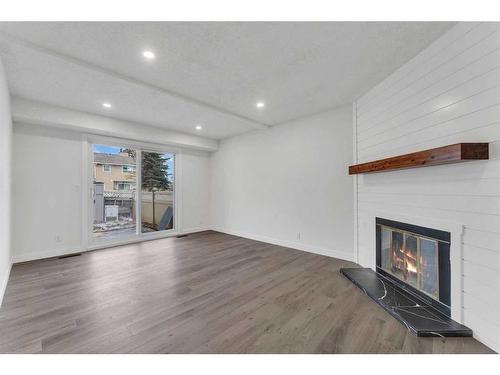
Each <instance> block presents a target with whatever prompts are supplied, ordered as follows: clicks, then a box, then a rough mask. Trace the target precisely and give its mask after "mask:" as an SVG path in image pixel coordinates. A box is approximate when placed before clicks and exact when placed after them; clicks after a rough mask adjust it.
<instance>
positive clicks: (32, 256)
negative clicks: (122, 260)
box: [12, 226, 212, 263]
mask: <svg viewBox="0 0 500 375" xmlns="http://www.w3.org/2000/svg"><path fill="white" fill-rule="evenodd" d="M211 229H212V228H211V227H210V226H202V227H198V228H190V229H185V230H182V231H179V232H175V233H168V234H165V235H161V234H159V235H157V236H152V237H137V238H133V239H131V240H129V241H124V242H121V243H107V244H106V243H102V244H98V245H89V246H88V247H78V246H77V247H71V248H66V249H57V250H48V251H36V252H31V253H25V254H17V255H14V256H13V257H12V263H21V262H29V261H32V260H39V259H46V258H53V257H60V256H63V255H69V254H74V253H82V252H86V251H91V250H99V249H105V248H108V247H114V246H123V245H128V244H133V243H138V242H144V241H153V240H158V239H162V238H168V237H175V236H179V235H184V234H190V233H196V232H203V231H206V230H211Z"/></svg>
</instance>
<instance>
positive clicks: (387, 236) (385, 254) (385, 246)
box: [381, 227, 392, 270]
mask: <svg viewBox="0 0 500 375" xmlns="http://www.w3.org/2000/svg"><path fill="white" fill-rule="evenodd" d="M381 230H382V249H381V250H382V254H381V255H382V256H381V266H382V268H383V269H386V270H389V269H390V268H391V249H390V248H391V233H392V231H391V230H390V229H388V228H386V227H382V228H381Z"/></svg>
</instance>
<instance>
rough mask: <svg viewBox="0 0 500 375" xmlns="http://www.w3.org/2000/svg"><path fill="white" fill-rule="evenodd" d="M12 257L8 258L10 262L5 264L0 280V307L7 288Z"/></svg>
mask: <svg viewBox="0 0 500 375" xmlns="http://www.w3.org/2000/svg"><path fill="white" fill-rule="evenodd" d="M12 263H13V261H12V258H11V259H10V262H9V264H8V266H7V272H6V273H5V276H4V277H3V279H2V280H1V284H0V307H2V302H3V297H4V295H5V291H6V290H7V283H8V282H9V277H10V271H11V270H12Z"/></svg>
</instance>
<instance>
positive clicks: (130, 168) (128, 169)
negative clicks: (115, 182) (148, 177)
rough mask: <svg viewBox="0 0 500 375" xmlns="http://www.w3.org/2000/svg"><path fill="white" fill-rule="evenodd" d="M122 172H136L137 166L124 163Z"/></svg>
mask: <svg viewBox="0 0 500 375" xmlns="http://www.w3.org/2000/svg"><path fill="white" fill-rule="evenodd" d="M122 172H123V173H132V172H135V167H134V166H132V165H123V166H122Z"/></svg>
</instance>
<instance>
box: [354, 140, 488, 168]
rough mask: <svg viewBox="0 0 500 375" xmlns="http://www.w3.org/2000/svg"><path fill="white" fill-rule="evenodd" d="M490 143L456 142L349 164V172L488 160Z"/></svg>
mask: <svg viewBox="0 0 500 375" xmlns="http://www.w3.org/2000/svg"><path fill="white" fill-rule="evenodd" d="M488 158H489V152H488V143H456V144H453V145H448V146H443V147H438V148H432V149H429V150H424V151H418V152H412V153H411V154H405V155H398V156H393V157H390V158H386V159H381V160H375V161H370V162H367V163H363V164H356V165H351V166H349V174H359V173H371V172H382V171H389V170H392V169H403V168H415V167H426V166H430V165H439V164H450V163H460V162H464V161H468V160H488Z"/></svg>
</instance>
